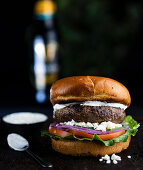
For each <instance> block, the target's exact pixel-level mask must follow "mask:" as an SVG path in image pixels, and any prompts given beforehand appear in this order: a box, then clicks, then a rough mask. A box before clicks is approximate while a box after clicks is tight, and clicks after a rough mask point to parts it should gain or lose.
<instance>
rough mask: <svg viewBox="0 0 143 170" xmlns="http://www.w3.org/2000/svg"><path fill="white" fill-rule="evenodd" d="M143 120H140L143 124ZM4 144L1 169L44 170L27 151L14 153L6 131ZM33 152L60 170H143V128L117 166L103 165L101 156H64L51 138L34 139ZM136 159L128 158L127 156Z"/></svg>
mask: <svg viewBox="0 0 143 170" xmlns="http://www.w3.org/2000/svg"><path fill="white" fill-rule="evenodd" d="M142 120H143V118H142V117H141V118H139V121H140V122H142ZM1 134H2V137H1V142H0V170H7V169H8V170H40V169H45V168H41V167H40V165H38V164H37V163H36V162H35V161H33V160H32V158H30V157H29V156H28V155H27V154H26V153H25V152H18V151H14V150H11V149H10V148H9V147H8V146H7V144H6V138H5V137H4V134H5V132H4V130H3V132H2V133H1ZM30 146H31V147H30V149H31V150H32V151H33V152H34V153H35V154H37V155H38V156H40V157H41V158H43V159H44V160H45V161H49V162H51V163H53V165H54V169H56V170H96V169H97V170H109V169H110V170H143V125H142V124H141V127H140V128H139V131H138V133H137V135H136V136H135V137H132V140H131V144H130V146H129V148H128V149H127V150H125V151H123V152H121V153H120V154H118V155H120V156H121V158H122V161H121V162H119V163H118V164H116V165H114V164H113V163H111V164H106V163H103V162H99V161H98V160H99V157H72V156H66V155H62V154H60V153H57V152H55V151H53V150H52V148H51V145H50V139H49V138H40V137H39V138H38V139H34V141H33V142H31V143H30ZM128 155H131V156H132V158H131V159H128V158H127V156H128Z"/></svg>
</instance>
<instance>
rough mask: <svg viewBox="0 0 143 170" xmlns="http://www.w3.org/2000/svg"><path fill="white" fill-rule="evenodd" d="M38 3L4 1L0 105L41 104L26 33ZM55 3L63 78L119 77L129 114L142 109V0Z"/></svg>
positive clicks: (0, 15)
mask: <svg viewBox="0 0 143 170" xmlns="http://www.w3.org/2000/svg"><path fill="white" fill-rule="evenodd" d="M34 3H35V0H30V1H9V2H7V1H2V2H1V9H2V10H0V107H1V109H3V108H10V107H18V108H20V107H41V108H42V107H43V106H42V105H39V104H38V103H36V102H35V98H34V88H33V87H32V85H31V83H30V80H29V69H28V68H29V65H28V50H27V44H28V42H27V38H26V35H27V32H28V28H29V25H30V24H31V23H32V19H33V18H32V15H33V6H34ZM57 5H58V11H57V24H58V33H59V37H60V43H59V57H60V60H61V70H60V78H61V77H66V76H72V75H98V76H105V77H110V78H113V79H116V80H118V81H120V82H121V83H123V84H124V85H125V86H126V87H127V88H128V89H129V91H130V93H131V97H132V105H131V107H130V110H129V111H130V112H131V114H136V112H137V114H138V115H142V109H143V106H142V96H143V91H142V86H143V80H142V77H143V76H142V74H143V64H142V61H143V60H142V56H143V48H142V46H143V43H142V40H143V31H142V30H143V3H142V1H139V0H136V1H135V0H130V1H126V2H125V1H122V0H120V1H119V0H117V1H114V0H109V1H105V0H96V1H95V0H89V1H86V0H83V1H72V0H69V1H67V0H61V1H57ZM47 104H49V103H48V102H47Z"/></svg>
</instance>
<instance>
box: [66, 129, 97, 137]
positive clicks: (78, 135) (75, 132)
mask: <svg viewBox="0 0 143 170" xmlns="http://www.w3.org/2000/svg"><path fill="white" fill-rule="evenodd" d="M69 132H71V133H72V134H74V135H75V136H76V137H83V138H91V139H92V138H93V136H94V135H92V134H89V133H86V132H81V131H77V130H69Z"/></svg>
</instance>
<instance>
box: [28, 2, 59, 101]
mask: <svg viewBox="0 0 143 170" xmlns="http://www.w3.org/2000/svg"><path fill="white" fill-rule="evenodd" d="M55 14H56V3H55V1H53V0H38V1H37V2H36V3H35V6H34V18H33V23H32V25H31V26H30V28H29V29H28V34H29V36H28V37H30V40H29V54H30V75H31V76H30V77H31V80H32V81H31V82H32V83H33V85H34V87H35V89H36V94H35V98H36V101H37V102H39V103H44V102H45V101H46V100H49V93H50V86H51V84H52V83H53V82H54V81H56V80H57V79H58V73H59V63H58V38H57V27H56V16H55Z"/></svg>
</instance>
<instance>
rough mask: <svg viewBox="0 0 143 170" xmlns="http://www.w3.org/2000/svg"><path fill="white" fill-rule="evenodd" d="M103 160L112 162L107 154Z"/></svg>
mask: <svg viewBox="0 0 143 170" xmlns="http://www.w3.org/2000/svg"><path fill="white" fill-rule="evenodd" d="M101 159H103V160H106V161H107V160H110V156H109V155H107V154H106V155H105V156H103V157H102V158H101Z"/></svg>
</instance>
